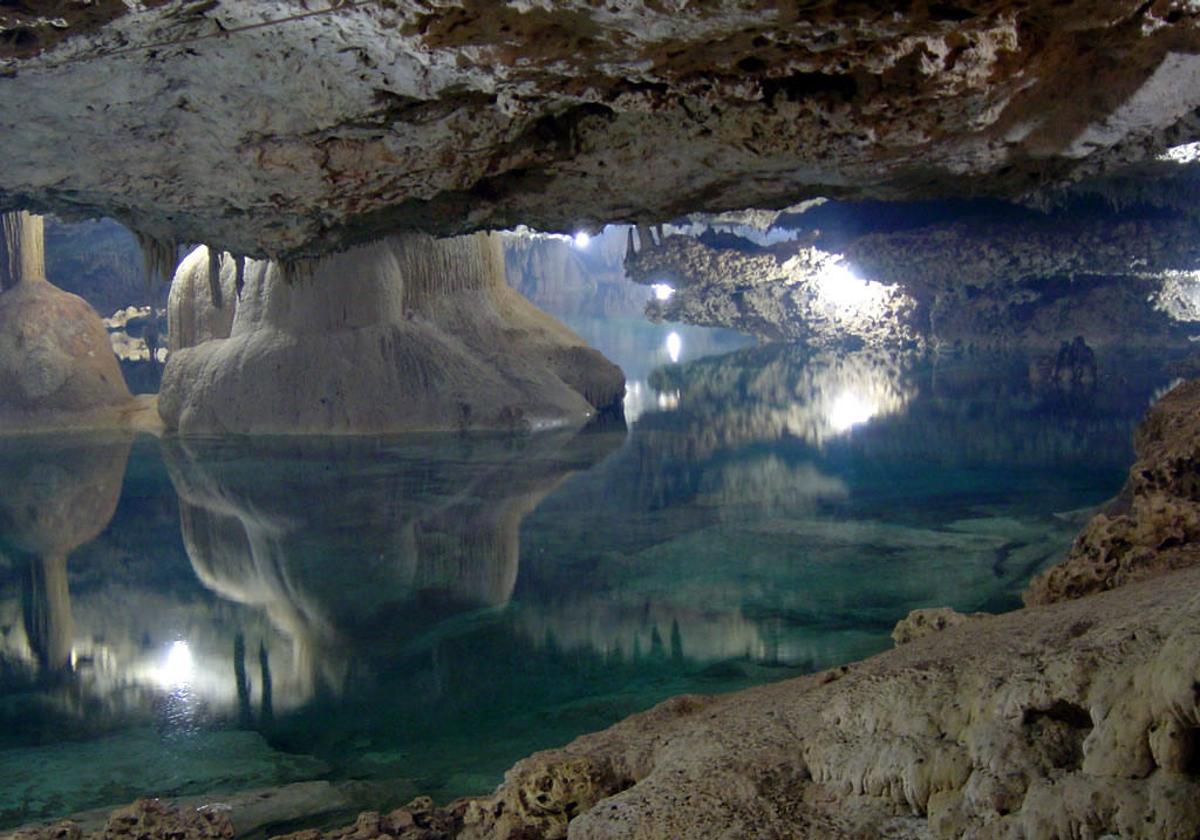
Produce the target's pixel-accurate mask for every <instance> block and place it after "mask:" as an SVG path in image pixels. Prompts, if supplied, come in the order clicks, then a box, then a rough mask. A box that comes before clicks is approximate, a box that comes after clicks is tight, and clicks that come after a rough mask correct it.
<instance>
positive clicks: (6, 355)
mask: <svg viewBox="0 0 1200 840" xmlns="http://www.w3.org/2000/svg"><path fill="white" fill-rule="evenodd" d="M131 399H132V398H131V396H130V394H129V389H128V388H126V386H125V380H124V378H123V377H122V375H121V370H120V367H119V366H118V365H117V359H116V357H115V356H114V355H113V352H112V346H111V345H110V343H109V340H108V333H107V332H106V331H105V329H104V325H103V323H102V322H101V321H100V316H99V315H97V314H96V312H95V310H93V309H92V308H91V306H89V305H88V303H87V302H86V301H85V300H83V298H80V297H77V296H76V295H72V294H70V293H68V292H64V291H62V290H61V289H58V288H56V287H55V286H53V285H51V284H50V283H49V282H46V281H44V280H26V281H25V282H22V283H19V284H18V285H16V286H14V287H13V288H11V289H9V290H7V291H5V292H3V293H2V294H0V423H3V424H4V425H5V426H6V427H12V426H18V427H20V426H25V427H34V428H40V427H42V426H44V425H45V424H46V423H47V422H52V421H53V420H54V419H55V418H61V419H62V421H63V422H69V418H70V417H71V416H72V415H83V414H87V413H89V412H94V411H95V410H97V409H103V408H112V407H116V406H120V405H123V404H126V403H128V402H129V401H130V400H131Z"/></svg>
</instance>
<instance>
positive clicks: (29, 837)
mask: <svg viewBox="0 0 1200 840" xmlns="http://www.w3.org/2000/svg"><path fill="white" fill-rule="evenodd" d="M233 836H234V832H233V824H232V823H231V822H230V821H229V815H228V814H226V813H225V812H224V811H223V810H221V809H217V808H204V807H201V808H178V807H175V806H173V805H170V804H168V803H166V802H163V801H162V800H159V799H139V800H138V801H137V802H134V803H133V804H132V805H129V806H127V807H125V808H119V809H118V810H116V811H113V812H112V814H111V816H109V818H108V823H107V824H106V825H105V826H104V828H103V830H100V831H94V832H90V833H88V834H84V832H83V831H82V829H80V827H79V825H78V824H76V823H73V822H71V821H69V820H67V821H63V822H60V823H56V824H55V825H53V826H51V827H49V828H42V829H28V830H20V831H16V832H13V834H11V835H10V837H11V840H84V838H85V837H86V838H87V840H231V838H232V837H233Z"/></svg>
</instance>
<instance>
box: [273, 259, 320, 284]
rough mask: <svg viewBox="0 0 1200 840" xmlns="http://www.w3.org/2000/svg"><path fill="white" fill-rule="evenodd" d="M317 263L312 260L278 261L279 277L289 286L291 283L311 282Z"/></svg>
mask: <svg viewBox="0 0 1200 840" xmlns="http://www.w3.org/2000/svg"><path fill="white" fill-rule="evenodd" d="M317 262H318V261H317V260H313V259H297V260H280V261H279V276H280V277H282V278H283V282H284V283H286V284H288V285H289V286H290V285H292V284H293V283H299V282H303V281H306V280H311V279H312V276H313V271H314V270H315V269H316V266H317Z"/></svg>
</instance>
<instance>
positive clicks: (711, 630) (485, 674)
mask: <svg viewBox="0 0 1200 840" xmlns="http://www.w3.org/2000/svg"><path fill="white" fill-rule="evenodd" d="M574 326H575V327H576V329H577V330H579V331H581V332H583V333H585V335H587V330H586V325H584V328H581V327H580V325H578V324H576V325H574ZM606 329H608V330H610V332H609V333H607V334H606V333H605V330H606ZM627 333H628V330H626V332H625V333H622V332H620V331H619V330H613V329H612V328H611V327H602V326H596V328H595V330H594V331H593V334H591V335H587V337H588V338H589V339H590V340H591V341H593V342H594V343H596V344H597V345H599V346H600V347H601V349H603V350H605V351H606V352H607V353H608V354H609V355H610V356H611V357H613V358H614V359H616V360H617V361H618V362H619V363H621V364H622V365H623V367H625V369H626V371H627V372H628V373H629V374H630V380H631V388H630V396H629V398H628V400H629V403H628V404H629V405H630V406H631V410H630V414H631V415H633V416H634V422H632V423H631V427H630V430H629V431H628V432H626V431H625V430H624V429H615V430H614V429H601V430H595V431H591V432H587V433H584V434H581V435H571V434H547V435H537V436H533V437H529V438H515V439H514V438H506V437H501V436H489V435H480V436H458V435H445V436H437V435H425V436H412V437H405V438H385V439H315V440H276V439H263V440H254V441H244V440H219V439H218V440H198V441H186V442H180V441H169V440H168V441H164V442H163V443H161V444H160V443H158V442H156V441H153V440H151V439H139V440H137V441H135V442H131V441H129V440H122V439H95V438H66V439H45V440H38V439H29V438H25V439H22V440H21V441H20V442H19V443H18V442H14V441H7V442H6V441H4V440H3V439H0V472H2V473H3V476H4V481H3V483H2V484H0V552H2V558H0V628H2V630H3V633H2V635H0V733H3V734H2V735H0V790H2V791H4V792H3V793H0V824H2V825H13V824H17V823H20V822H23V821H25V820H28V819H31V818H34V817H44V816H53V815H57V814H59V813H62V812H66V811H72V810H78V809H81V808H88V807H96V806H100V805H104V804H110V803H113V802H119V801H123V800H126V799H129V798H132V797H133V796H136V795H141V794H147V793H159V794H179V793H196V792H201V791H205V790H208V789H210V788H214V787H216V788H222V787H224V788H227V789H228V788H238V787H247V786H251V785H262V784H277V783H283V782H287V781H293V780H298V779H305V778H313V777H329V778H335V779H337V778H341V779H348V778H354V779H367V780H385V781H387V784H388V786H389V787H388V789H389V790H392V791H395V792H396V795H397V796H401V794H404V795H408V794H411V793H413V792H415V791H418V790H419V791H423V792H430V793H433V794H435V795H438V796H440V797H443V798H445V797H450V796H454V795H459V794H465V793H472V792H482V791H485V790H487V789H488V788H490V787H491V786H493V785H494V784H495V783H496V782H497V781H498V780H499V777H500V774H501V773H502V771H503V770H504V769H505V768H506V767H507V766H508V765H510V764H511V763H512V762H513V761H514V760H516V759H517V758H519V757H521V756H522V755H525V754H527V753H528V752H530V751H532V750H535V749H539V748H542V747H547V746H552V745H554V744H558V743H562V742H564V741H566V740H568V739H569V738H570V737H572V736H574V735H576V734H578V733H580V732H582V731H587V730H590V729H595V728H598V727H601V726H604V725H606V724H608V723H611V722H612V721H614V720H616V719H618V718H620V717H622V716H624V715H626V714H629V713H631V712H634V711H636V710H639V709H642V708H645V707H647V706H648V705H650V704H652V703H653V702H656V701H657V700H659V699H662V698H664V697H666V696H669V695H671V694H675V693H680V692H684V691H702V692H708V691H718V690H730V689H735V688H739V687H742V686H746V685H751V684H754V683H758V682H762V681H764V680H769V679H776V678H780V677H784V676H788V675H791V674H796V673H801V672H804V671H808V670H811V669H815V668H822V667H827V666H831V665H834V664H837V663H839V662H843V661H846V660H848V659H853V658H857V657H861V656H865V655H869V654H871V653H873V652H875V651H878V650H880V649H883V648H885V647H886V646H888V644H889V642H888V638H887V635H888V632H889V630H890V628H891V626H892V624H893V623H894V622H895V621H896V620H897V619H898V618H900V617H902V616H903V615H904V614H905V613H906V612H907V611H908V610H909V609H911V608H914V607H918V606H930V605H940V604H950V605H953V606H956V607H958V608H961V609H972V610H973V609H999V608H1007V607H1011V606H1014V605H1015V603H1016V596H1017V593H1018V592H1019V591H1020V589H1021V587H1022V586H1023V584H1024V581H1025V580H1027V579H1028V577H1029V576H1030V575H1031V574H1033V573H1034V572H1036V571H1037V570H1038V569H1040V568H1042V567H1043V566H1044V565H1046V564H1047V563H1049V562H1053V561H1054V559H1056V558H1057V557H1059V556H1061V554H1062V552H1063V551H1064V550H1065V548H1066V547H1067V546H1068V544H1069V542H1070V540H1071V538H1072V536H1073V534H1074V533H1075V531H1076V530H1077V529H1078V527H1079V521H1078V517H1072V516H1070V515H1065V516H1056V515H1055V512H1059V513H1064V512H1070V511H1076V510H1077V509H1080V508H1085V507H1087V506H1089V505H1094V504H1097V503H1099V502H1101V501H1103V500H1104V499H1105V498H1107V497H1108V496H1110V495H1112V494H1113V493H1114V492H1115V491H1116V490H1117V488H1118V487H1119V486H1120V483H1121V481H1122V479H1123V475H1124V471H1125V468H1126V466H1127V464H1128V462H1129V460H1130V457H1131V453H1130V451H1129V444H1128V441H1129V435H1130V431H1131V428H1132V425H1133V423H1134V422H1135V421H1136V420H1137V419H1138V415H1139V414H1140V413H1141V412H1142V410H1144V406H1145V404H1146V401H1147V399H1148V398H1149V396H1150V394H1151V393H1152V392H1153V389H1154V387H1155V386H1156V385H1158V384H1160V383H1161V381H1163V380H1162V378H1161V377H1160V376H1158V375H1157V374H1155V373H1154V372H1153V371H1151V372H1149V373H1146V372H1140V373H1139V375H1138V376H1136V377H1129V378H1130V379H1131V380H1132V381H1136V382H1138V383H1141V384H1139V385H1138V386H1137V387H1138V388H1140V389H1141V390H1134V391H1127V392H1122V391H1119V390H1117V389H1111V390H1107V391H1105V390H1102V391H1101V392H1098V393H1096V394H1092V395H1090V396H1089V397H1087V398H1083V399H1071V400H1066V401H1055V400H1053V399H1048V398H1046V397H1044V396H1043V395H1038V394H1036V393H1034V392H1032V391H1031V390H1030V389H1029V387H1028V384H1027V382H1026V381H1025V379H1024V370H1025V368H1024V367H1023V363H1022V362H1020V361H1019V360H1018V361H1009V360H990V361H986V362H981V361H975V362H969V361H961V362H943V363H940V364H938V365H936V366H931V365H930V364H928V363H925V362H920V361H918V360H914V359H897V358H892V357H888V356H882V355H877V354H870V353H857V354H849V355H831V354H822V355H816V356H813V355H808V354H805V353H803V352H802V351H799V350H797V349H794V348H786V347H782V348H781V347H765V348H753V347H751V348H745V349H742V350H739V351H738V352H735V353H732V354H729V355H724V356H708V357H703V356H704V352H705V351H706V350H710V349H727V347H728V345H729V344H744V342H741V341H739V340H737V339H735V338H731V337H729V336H721V335H717V336H715V337H714V336H713V335H712V334H708V333H705V332H704V331H699V330H695V329H694V328H690V329H689V328H683V327H679V326H673V325H663V326H661V327H658V326H655V327H647V328H646V329H645V330H644V332H643V333H642V334H639V335H633V336H631V335H628V334H627ZM606 335H608V336H609V337H615V339H616V340H615V341H612V342H607V341H606V340H605V338H606ZM672 335H675V336H676V337H677V342H671V341H670V337H671V336H672ZM672 344H675V347H676V349H675V352H672V350H671V346H672ZM675 356H677V357H678V363H673V357H675ZM634 386H636V387H634ZM639 389H644V391H643V392H642V393H643V396H642V397H639V398H637V399H640V402H638V401H636V400H635V394H637V393H638V391H639ZM1143 391H1144V393H1143ZM89 750H91V752H88V751H89ZM136 750H148V751H150V753H149V754H150V755H151V756H152V757H156V756H159V755H169V756H175V763H176V764H179V765H181V766H183V767H186V768H187V772H186V773H183V774H182V775H181V776H179V777H172V778H166V777H165V776H164V774H163V773H162V772H161V770H158V769H155V768H156V765H155V764H154V763H153V761H152V760H149V759H147V760H146V761H144V762H140V764H142V765H144V770H141V771H139V769H138V768H137V767H133V768H125V769H123V770H122V771H121V773H116V772H115V771H114V770H113V768H112V766H111V764H110V763H108V762H113V761H116V760H117V756H124V757H125V758H126V759H128V756H129V755H130V754H131V751H132V753H134V754H136ZM56 751H57V752H56ZM64 751H66V752H65V753H64ZM173 751H174V752H173ZM222 751H224V752H222ZM85 753H86V754H87V756H88V758H87V759H86V760H83V759H82V758H80V759H79V760H77V761H74V762H72V761H70V760H61V761H60V760H58V759H54V760H52V757H53V755H63V754H65V755H67V756H68V757H69V756H71V755H74V756H82V755H84V754H85ZM135 763H139V762H135ZM42 766H44V767H46V768H52V771H51V770H50V769H48V770H47V771H46V774H39V772H38V771H36V770H35V769H31V768H37V767H42ZM64 767H66V768H68V771H64V769H63V768H64ZM51 772H52V773H53V778H51V777H50V776H49V775H47V774H50V773H51ZM113 779H120V780H121V781H120V782H113V781H112V780H113Z"/></svg>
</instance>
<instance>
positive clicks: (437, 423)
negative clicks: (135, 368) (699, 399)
mask: <svg viewBox="0 0 1200 840" xmlns="http://www.w3.org/2000/svg"><path fill="white" fill-rule="evenodd" d="M191 267H192V262H191V261H188V262H185V266H184V268H185V269H190V268H191ZM181 279H183V280H184V281H185V282H187V283H188V284H189V285H188V286H187V288H188V289H191V290H193V292H192V293H191V294H193V295H194V294H195V292H194V290H195V289H196V288H197V286H205V287H206V285H207V282H205V283H203V284H201V283H197V282H196V281H195V280H194V276H193V274H192V273H185V272H184V271H183V270H181ZM244 280H245V287H244V288H243V290H242V293H241V296H240V298H238V297H236V295H235V296H233V297H231V299H230V300H229V301H227V302H225V306H234V305H235V302H236V307H235V309H236V314H235V315H234V318H233V322H232V326H231V328H230V334H229V337H228V338H225V339H218V340H212V341H206V342H202V343H200V344H198V345H196V346H194V347H188V348H183V349H181V350H180V351H179V352H177V353H174V354H173V355H172V356H171V358H170V361H169V363H168V365H167V369H166V371H165V373H164V376H163V386H162V392H161V396H160V400H159V411H160V413H161V415H162V417H163V419H164V421H165V422H166V423H167V425H168V426H169V427H171V428H176V429H179V430H180V431H181V432H184V433H196V432H284V433H292V432H331V433H376V432H394V431H404V430H417V429H469V428H499V429H540V428H548V427H554V426H563V425H580V424H582V423H584V422H585V421H587V420H588V419H589V418H590V417H592V416H594V415H595V414H596V413H597V412H600V411H605V410H615V409H616V408H617V407H619V405H620V400H621V397H622V396H623V394H624V384H625V383H624V377H623V376H622V374H621V371H620V369H619V368H617V367H616V366H614V365H612V364H611V363H609V362H608V361H607V360H605V359H604V357H603V356H601V355H600V354H599V353H597V352H596V351H594V350H592V349H590V348H589V347H587V346H586V345H585V344H584V342H583V340H582V339H580V338H579V337H578V336H576V335H575V334H574V333H572V332H571V331H570V330H568V329H567V328H566V327H564V326H563V325H562V324H560V323H558V322H557V321H555V320H554V319H553V318H550V317H549V316H547V315H545V314H544V313H542V312H540V311H539V310H538V309H536V308H535V307H534V306H532V305H531V304H530V303H529V302H528V301H526V300H525V299H524V298H522V297H521V296H520V295H518V294H517V293H516V292H514V291H513V290H512V289H510V288H509V287H508V286H507V285H506V284H505V282H504V264H503V256H502V254H501V253H500V249H499V243H498V239H497V237H494V236H488V235H484V234H475V235H472V236H465V237H459V238H456V239H443V240H435V239H433V238H431V237H428V236H424V235H420V234H410V235H405V236H396V237H391V238H389V239H386V240H382V241H380V242H377V243H374V244H372V245H365V246H361V247H359V248H355V249H352V250H350V251H347V252H345V253H342V254H337V255H334V256H332V257H328V258H324V259H321V260H319V261H317V262H316V263H315V265H311V266H305V267H301V268H299V269H297V270H296V273H295V275H294V276H288V275H287V274H285V271H284V269H282V268H281V267H280V266H279V265H278V264H276V263H270V262H265V261H255V262H252V263H250V264H249V265H248V266H247V268H246V271H245V278H244ZM222 282H224V280H222ZM202 295H203V293H202ZM193 306H198V308H199V307H207V306H209V304H208V303H207V302H206V301H199V302H198V303H197V302H196V300H195V298H193ZM179 320H180V321H182V320H183V319H182V318H180V319H179ZM196 320H197V322H199V321H200V320H201V319H199V318H197V319H196Z"/></svg>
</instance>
